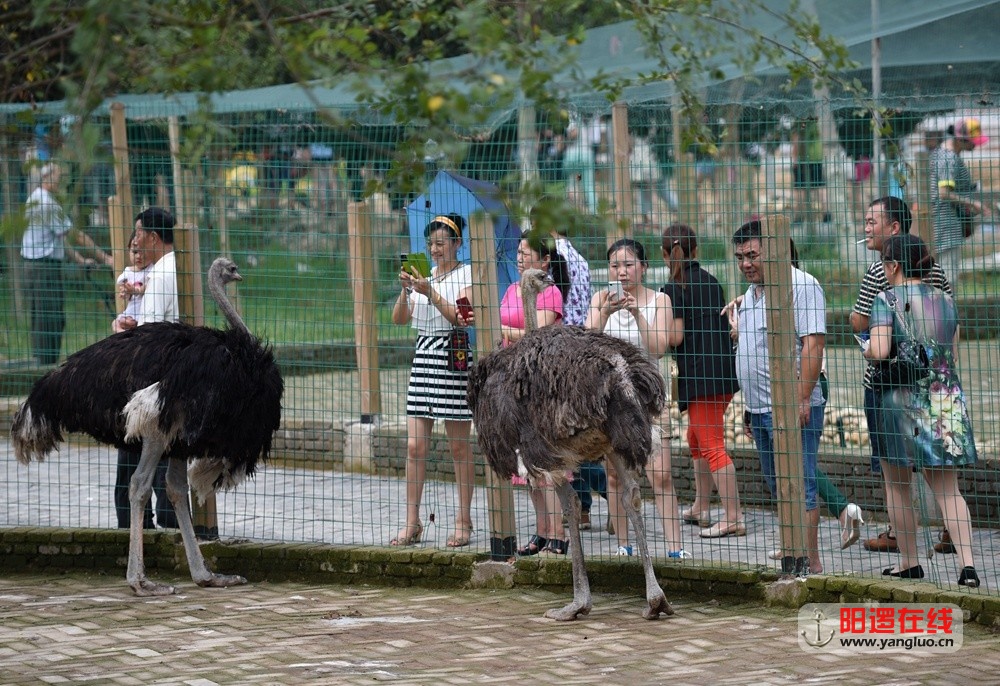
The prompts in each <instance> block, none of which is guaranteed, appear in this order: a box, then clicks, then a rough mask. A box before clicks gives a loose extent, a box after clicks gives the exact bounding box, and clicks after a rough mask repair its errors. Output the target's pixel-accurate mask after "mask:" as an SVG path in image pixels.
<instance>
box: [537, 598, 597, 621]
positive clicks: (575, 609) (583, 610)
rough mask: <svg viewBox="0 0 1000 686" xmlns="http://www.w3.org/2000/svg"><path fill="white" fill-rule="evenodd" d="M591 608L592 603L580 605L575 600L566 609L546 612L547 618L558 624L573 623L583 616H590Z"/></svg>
mask: <svg viewBox="0 0 1000 686" xmlns="http://www.w3.org/2000/svg"><path fill="white" fill-rule="evenodd" d="M590 607H591V605H590V603H578V602H576V601H575V600H574V601H573V602H572V603H570V604H569V605H567V606H566V607H561V608H559V609H558V610H557V609H552V610H546V612H545V617H546V618H548V619H554V620H556V621H557V622H572V621H573V620H574V619H576V618H577V617H579V616H581V615H589V614H590Z"/></svg>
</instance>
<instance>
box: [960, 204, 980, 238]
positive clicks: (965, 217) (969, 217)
mask: <svg viewBox="0 0 1000 686" xmlns="http://www.w3.org/2000/svg"><path fill="white" fill-rule="evenodd" d="M955 214H956V215H958V221H959V222H960V223H961V224H962V236H964V237H965V238H968V237H969V236H971V235H972V234H973V233H975V231H976V215H974V214H973V213H972V211H971V210H969V208H968V207H966V206H965V205H962V204H959V203H956V204H955Z"/></svg>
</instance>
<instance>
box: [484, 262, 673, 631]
mask: <svg viewBox="0 0 1000 686" xmlns="http://www.w3.org/2000/svg"><path fill="white" fill-rule="evenodd" d="M550 283H551V279H549V278H548V276H547V275H546V274H545V272H543V271H541V270H538V269H529V270H526V271H525V272H524V273H523V274H522V275H521V294H522V297H523V301H524V321H525V330H526V331H527V332H528V333H527V335H525V336H524V338H522V339H521V340H519V341H518V342H517V343H515V344H513V345H511V346H509V347H506V348H499V349H497V350H494V351H493V352H491V353H490V354H488V355H486V356H485V357H483V359H482V360H480V361H478V362H476V363H475V365H474V366H473V367H472V369H471V371H470V373H469V386H468V400H469V407H470V408H471V409H472V413H473V419H474V421H475V424H476V430H477V432H478V434H479V445H480V446H481V447H482V449H483V452H484V453H485V454H486V459H487V461H488V462H489V465H490V467H491V468H492V469H493V470H494V471H495V472H496V473H497V475H498V476H499V477H500V478H501V479H508V478H510V477H511V476H513V475H514V474H517V473H519V472H526V473H527V475H528V478H532V479H537V478H541V477H543V476H546V477H548V478H549V479H551V480H552V482H553V483H554V484H555V488H556V492H557V493H558V494H559V501H560V502H561V503H562V507H563V511H564V512H565V513H566V515H567V518H568V519H569V532H570V541H571V543H570V552H571V554H572V561H573V602H571V603H570V604H568V605H566V606H565V607H563V608H560V609H552V610H549V611H548V612H546V613H545V616H546V617H549V618H551V619H557V620H562V621H569V620H573V619H576V618H577V616H579V615H586V614H588V613H589V612H590V608H591V606H592V602H591V595H590V582H589V580H588V579H587V570H586V567H585V564H584V560H583V547H582V545H581V542H580V514H579V508H578V507H577V499H576V494H575V493H574V491H573V487H572V485H571V484H570V483H569V482H568V481H567V480H566V478H565V473H566V471H568V470H572V469H574V468H575V467H576V466H577V465H578V464H579V463H580V462H583V461H588V460H597V459H600V458H601V457H604V458H606V460H607V461H608V462H609V463H610V464H611V466H612V467H613V468H614V469H615V470H616V471H617V473H618V475H619V478H620V479H621V482H622V484H623V489H622V504H623V505H624V507H625V513H626V515H627V516H628V519H629V521H630V522H631V523H632V527H633V528H634V529H635V532H636V537H637V539H638V544H639V550H640V551H641V553H642V564H643V570H644V572H645V575H646V601H647V603H648V604H649V607H648V608H647V609H646V610H645V612H644V613H643V616H644V617H646V618H647V619H656V618H658V617H659V615H660V613H663V614H667V615H671V614H673V609H672V608H671V607H670V603H668V602H667V598H666V596H665V595H664V593H663V589H661V588H660V585H659V583H658V582H657V580H656V576H655V574H654V573H653V564H652V561H651V560H650V557H649V549H648V547H647V545H646V534H645V528H644V526H643V523H642V518H641V517H640V516H639V513H638V509H637V508H638V507H639V504H640V496H639V485H638V483H637V482H636V480H635V477H634V476H633V474H634V471H635V470H637V469H638V468H639V467H643V466H645V464H646V462H647V460H648V458H649V454H650V451H651V449H652V441H653V435H654V432H655V431H656V429H655V428H654V426H655V419H656V418H657V417H658V416H659V414H660V412H661V411H662V410H663V406H664V403H665V402H666V388H665V385H664V382H663V377H662V376H661V375H660V372H659V369H658V368H657V366H656V363H655V362H653V361H652V360H650V359H649V357H648V356H647V355H646V354H645V353H644V352H643V351H642V350H640V349H639V348H637V347H636V346H634V345H632V344H631V343H628V342H626V341H622V340H619V339H617V338H612V337H611V336H606V335H605V334H603V333H600V332H597V331H587V330H585V329H582V328H579V327H570V326H546V327H544V328H541V329H539V328H538V320H537V318H536V313H535V298H536V296H537V294H538V293H540V292H541V291H542V290H543V289H544V288H545V287H546V286H547V285H548V284H550ZM515 449H516V452H515Z"/></svg>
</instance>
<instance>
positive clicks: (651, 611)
mask: <svg viewBox="0 0 1000 686" xmlns="http://www.w3.org/2000/svg"><path fill="white" fill-rule="evenodd" d="M646 601H647V602H648V603H649V607H648V608H646V611H645V612H643V613H642V616H643V617H644V618H646V619H659V618H660V614H661V613H662V614H665V615H667V616H669V615H672V614H673V613H674V608H672V607H670V603H668V602H667V596H665V595H664V594H663V592H662V591H661V592H660V593H659V595H653V596H652V597H650V598H647V599H646Z"/></svg>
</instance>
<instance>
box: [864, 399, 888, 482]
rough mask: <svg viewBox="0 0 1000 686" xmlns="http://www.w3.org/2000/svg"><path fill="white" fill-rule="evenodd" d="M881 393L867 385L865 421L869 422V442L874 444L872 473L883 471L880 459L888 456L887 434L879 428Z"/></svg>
mask: <svg viewBox="0 0 1000 686" xmlns="http://www.w3.org/2000/svg"><path fill="white" fill-rule="evenodd" d="M881 395H882V394H881V393H879V392H878V391H875V390H874V389H871V388H868V387H867V386H866V387H865V421H867V422H868V442H869V443H871V446H872V474H881V473H882V463H881V462H879V460H880V459H882V458H884V457H887V456H888V452H886V446H885V436H883V435H882V432H881V431H879V429H878V424H879V421H878V406H879V405H880V404H881Z"/></svg>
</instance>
